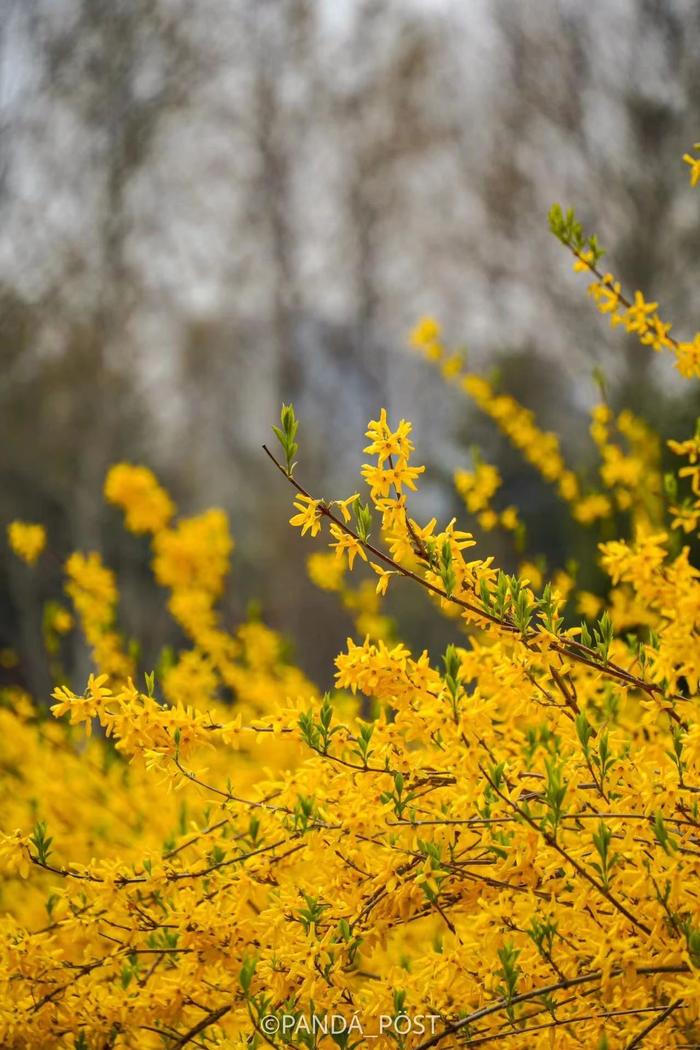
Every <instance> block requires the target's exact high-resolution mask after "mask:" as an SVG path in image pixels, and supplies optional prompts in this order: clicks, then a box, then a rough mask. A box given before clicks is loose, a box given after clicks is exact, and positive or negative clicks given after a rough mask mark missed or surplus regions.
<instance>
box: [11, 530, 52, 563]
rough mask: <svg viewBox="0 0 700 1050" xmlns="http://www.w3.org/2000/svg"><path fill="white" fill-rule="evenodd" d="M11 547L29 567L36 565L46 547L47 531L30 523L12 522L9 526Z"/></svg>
mask: <svg viewBox="0 0 700 1050" xmlns="http://www.w3.org/2000/svg"><path fill="white" fill-rule="evenodd" d="M7 538H8V540H9V543H10V547H11V548H12V550H13V551H14V552H15V554H16V555H17V557H18V558H21V559H22V561H25V562H26V563H27V565H34V563H35V562H36V560H37V558H38V557H39V555H40V554H41V552H42V551H43V549H44V547H45V546H46V529H45V528H44V526H43V525H35V524H34V523H32V522H28V521H12V522H10V524H9V525H8V526H7Z"/></svg>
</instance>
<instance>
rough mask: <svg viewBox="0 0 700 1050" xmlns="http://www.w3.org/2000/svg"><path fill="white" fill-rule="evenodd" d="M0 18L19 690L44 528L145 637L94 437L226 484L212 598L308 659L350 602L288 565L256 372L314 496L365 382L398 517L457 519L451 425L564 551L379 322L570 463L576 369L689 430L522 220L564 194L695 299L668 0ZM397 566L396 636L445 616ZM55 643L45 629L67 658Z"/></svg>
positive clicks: (668, 380) (196, 490)
mask: <svg viewBox="0 0 700 1050" xmlns="http://www.w3.org/2000/svg"><path fill="white" fill-rule="evenodd" d="M0 31H1V34H2V37H1V47H2V54H1V59H0V62H1V64H0V135H1V136H2V138H1V147H0V329H1V330H0V352H1V354H2V386H1V389H0V478H1V483H2V515H1V516H2V523H3V525H4V523H5V522H6V521H9V520H10V519H12V518H14V517H21V518H24V519H29V520H37V521H43V522H45V523H46V524H47V526H48V528H49V533H50V551H49V552H48V554H47V555H45V556H44V557H43V558H42V561H41V563H40V565H39V567H38V568H37V569H35V570H33V571H32V570H29V569H27V568H26V567H25V566H21V565H19V564H17V563H16V562H14V561H13V560H12V559H11V557H10V555H9V552H8V550H7V546H6V544H4V545H3V548H2V553H1V555H0V586H1V592H2V607H1V609H0V648H3V647H12V648H14V649H16V650H17V652H18V654H19V661H20V668H21V673H22V676H23V677H24V680H25V682H26V684H27V685H29V686H30V687H31V688H32V689H33V690H35V691H36V693H38V694H39V695H47V691H48V680H47V677H46V670H45V667H44V661H43V660H42V659H41V658H40V657H39V656H38V655H37V654H38V653H39V643H38V639H39V637H40V629H41V626H40V620H41V611H40V604H41V600H42V599H45V598H47V597H48V596H49V595H51V594H57V593H58V591H59V590H60V586H61V565H62V561H63V559H64V558H65V556H66V554H67V553H68V552H69V551H70V550H73V549H83V550H86V549H91V548H96V547H97V548H100V549H102V550H103V551H104V552H105V554H106V557H107V559H108V562H109V564H111V565H112V566H113V567H114V568H115V569H116V570H117V572H118V574H119V578H120V581H121V586H122V605H121V618H122V622H123V624H124V627H125V630H126V632H127V634H129V635H132V636H134V637H138V638H139V639H141V640H142V642H143V646H144V655H143V660H144V662H145V664H146V666H148V662H149V661H151V663H153V662H155V659H156V657H157V654H158V652H159V650H160V648H161V647H162V646H163V645H164V644H166V643H167V642H168V641H170V640H172V639H171V634H170V632H172V630H173V627H172V624H171V621H170V620H169V618H168V617H167V615H166V613H165V611H164V602H163V596H162V595H161V594H159V593H158V591H157V589H156V587H155V586H154V585H153V583H152V582H151V581H150V576H149V573H148V555H147V552H146V548H145V544H143V543H141V542H140V541H139V540H138V539H136V538H135V537H133V536H129V535H127V534H125V533H124V532H123V530H122V527H121V522H120V519H119V515H118V513H117V512H116V511H115V510H114V509H113V508H108V507H106V506H105V504H104V502H103V500H102V496H101V491H102V483H103V480H104V475H105V472H106V470H107V467H108V466H109V465H110V464H112V463H113V462H116V461H119V460H130V461H133V462H143V463H146V464H148V465H149V466H151V467H152V468H153V469H154V470H155V471H156V472H157V473H158V475H159V476H160V477H161V478H162V480H163V481H164V483H165V484H166V485H167V486H168V487H169V488H170V489H171V491H172V493H173V495H174V497H175V499H176V500H177V502H178V504H179V507H180V509H181V511H182V512H184V513H193V512H196V511H198V510H201V509H203V508H204V507H206V506H210V505H219V506H222V507H224V508H225V509H226V510H227V512H228V513H229V515H230V518H231V523H232V528H233V531H234V535H235V537H236V541H237V549H236V553H235V557H234V564H235V569H234V575H233V578H232V580H231V585H230V587H229V592H228V595H227V598H226V618H227V620H228V622H233V621H234V620H235V618H236V617H239V616H241V615H245V612H246V609H248V608H249V604H250V602H251V601H253V600H256V601H257V602H259V603H260V608H261V610H262V614H263V615H264V617H265V619H266V620H267V621H268V622H270V623H271V624H273V625H274V626H275V627H277V628H279V629H281V630H282V631H283V632H284V633H285V634H287V635H288V636H289V638H290V640H291V644H292V646H293V648H294V651H295V654H296V657H297V658H298V659H299V661H300V663H301V665H302V666H303V667H304V668H305V669H306V670H308V671H309V672H310V673H311V674H312V675H313V676H314V677H315V678H316V679H317V680H318V681H319V682H320V683H321V684H326V683H327V682H329V681H330V676H331V673H332V659H333V656H334V654H335V653H336V652H337V651H338V648H339V647H340V646H341V645H342V643H343V641H344V638H345V636H346V634H347V633H348V632H349V631H350V630H351V620H350V619H349V617H348V615H347V613H345V612H343V611H342V610H341V609H340V608H339V607H338V604H337V601H336V599H335V597H334V596H333V595H329V594H325V593H323V592H320V591H318V590H317V589H316V588H314V586H313V585H312V584H311V583H310V582H309V581H308V579H307V578H306V573H305V564H304V563H305V555H306V554H307V553H309V552H310V551H311V550H312V549H313V545H312V544H311V543H309V542H308V541H305V540H301V539H299V538H297V537H296V536H294V535H293V534H292V530H291V529H289V528H288V526H287V519H288V518H289V507H290V492H289V491H288V490H287V488H286V487H285V485H284V483H283V481H282V480H281V479H280V478H279V476H277V475H276V473H275V471H274V469H273V468H271V467H270V465H269V464H268V462H267V461H266V459H265V457H264V455H263V453H262V452H261V449H260V446H261V443H262V441H263V440H266V439H267V437H268V434H269V426H270V423H271V422H273V421H275V420H276V419H277V416H278V412H279V405H280V403H281V402H282V401H287V402H289V401H294V403H295V405H296V408H297V414H298V416H299V417H300V419H301V427H300V431H299V438H300V444H301V463H300V468H299V472H300V477H301V478H302V480H305V481H306V482H307V483H308V484H309V486H310V487H311V488H312V489H313V491H314V492H316V493H319V494H323V495H325V496H327V497H336V496H344V495H348V494H349V493H350V492H352V491H354V490H355V488H356V478H357V475H358V470H359V465H360V463H361V462H362V451H361V450H362V446H363V444H364V443H365V442H364V441H363V431H364V429H365V424H366V422H367V420H368V419H369V418H373V417H376V415H377V414H378V411H379V408H380V406H382V405H386V406H387V407H388V409H389V412H390V418H391V419H392V420H395V419H397V418H398V416H399V415H401V416H405V417H407V418H410V419H412V420H413V422H414V424H415V439H416V444H417V454H416V461H417V462H424V463H426V464H427V465H428V472H427V474H426V479H425V481H424V483H423V486H422V492H421V493H419V495H418V497H417V498H416V499H415V500H414V503H413V508H414V510H415V513H416V514H423V515H426V516H430V514H432V513H434V512H435V513H438V514H440V515H441V516H447V517H449V516H451V515H452V514H453V513H456V514H458V515H460V516H461V518H462V519H464V520H465V521H466V520H467V519H466V518H465V512H464V510H463V509H460V504H459V501H458V499H457V497H456V495H455V494H454V492H453V490H452V484H451V475H452V471H453V470H454V468H455V467H456V466H459V465H466V466H468V465H469V455H470V454H469V448H470V447H471V446H475V445H476V446H479V447H480V448H481V449H482V450H483V452H484V455H485V456H486V457H487V458H488V459H489V460H492V461H496V462H498V463H499V465H500V467H501V470H502V472H503V475H504V482H505V484H504V497H505V500H506V502H512V503H517V504H519V505H520V506H521V507H522V508H523V517H524V518H525V520H526V522H527V524H528V544H527V551H526V553H531V554H535V553H543V554H544V555H545V556H546V558H547V561H548V564H549V565H550V566H552V567H556V566H563V565H564V564H565V563H566V562H567V560H568V559H570V558H571V557H573V558H577V557H579V554H580V545H581V539H580V535H579V534H578V533H577V532H576V530H575V529H574V527H573V526H572V524H571V522H570V520H569V518H568V514H567V512H566V509H565V508H564V505H563V504H562V503H561V502H560V501H559V500H558V499H557V497H556V496H555V495H554V494H553V493H552V492H550V491H548V489H547V488H546V486H545V484H544V482H542V481H541V480H540V479H539V478H538V477H537V476H536V475H535V474H534V472H532V471H531V470H529V469H528V468H526V466H525V465H524V463H523V461H522V459H521V458H520V457H519V456H518V454H517V453H514V452H513V451H511V450H509V448H508V447H507V445H506V443H505V440H504V439H503V438H501V437H500V436H499V434H498V433H497V432H496V431H495V429H494V427H493V425H492V424H490V423H489V421H488V420H486V419H484V418H483V417H481V416H480V415H479V413H478V410H477V409H475V408H473V407H471V406H470V405H469V404H468V403H467V402H466V401H464V400H463V399H462V398H461V397H460V395H459V393H458V392H455V391H453V390H450V389H448V388H446V387H445V386H444V385H443V384H442V383H441V381H440V379H439V377H438V376H437V375H436V373H435V372H434V370H431V369H430V368H429V367H428V366H427V365H426V364H425V363H424V362H423V361H421V360H420V359H419V358H418V357H417V355H415V354H413V353H412V352H411V351H410V350H409V349H408V345H407V333H408V331H409V329H410V328H411V327H412V325H413V324H414V322H415V320H416V319H417V317H418V316H420V315H421V314H425V313H429V314H431V315H434V316H436V317H438V318H439V319H440V321H441V322H442V324H443V326H444V330H445V333H446V337H447V338H448V340H449V341H450V342H451V343H453V344H454V345H459V346H464V347H466V348H467V352H468V358H469V366H470V368H471V369H473V370H476V371H481V372H483V373H484V374H488V375H491V374H493V373H494V370H495V369H498V371H499V374H500V375H501V376H502V379H501V384H502V388H503V389H504V390H506V391H508V392H510V393H512V394H514V395H515V396H516V397H517V398H518V399H519V400H520V401H521V402H522V403H523V404H525V405H527V406H528V407H530V408H533V409H534V410H535V411H536V413H537V416H538V419H539V421H540V422H541V423H542V425H543V426H545V427H550V428H553V429H556V430H557V431H558V432H559V433H560V434H561V436H562V439H563V446H564V449H565V451H566V453H567V456H568V459H569V460H570V461H571V463H572V464H573V465H575V466H577V467H581V468H584V469H585V468H586V466H589V467H590V466H591V465H592V464H593V462H594V456H593V447H592V444H591V442H590V439H589V437H588V432H587V426H588V415H587V410H588V408H589V407H590V405H591V404H592V403H593V402H594V401H595V400H596V398H597V396H598V395H597V390H596V387H595V383H594V382H593V380H592V378H591V376H592V371H593V369H594V368H595V367H596V366H598V367H600V368H602V369H603V370H604V372H605V375H606V377H607V385H608V391H609V398H610V401H611V403H612V404H613V406H618V405H622V404H627V405H629V406H630V407H632V408H633V409H635V410H636V411H638V412H639V413H640V414H641V415H642V416H644V417H645V418H646V419H647V420H648V421H649V422H650V423H652V424H653V425H654V426H656V427H658V428H659V430H660V431H661V433H662V434H664V435H668V434H671V433H675V434H678V435H686V434H689V433H690V432H691V431H692V427H693V423H692V420H693V419H694V417H695V415H696V414H697V410H698V406H697V404H693V403H692V400H691V396H690V395H688V393H687V387H686V392H684V393H683V394H682V392H681V389H680V386H679V384H677V383H676V382H675V376H674V375H673V370H672V367H671V365H670V364H669V362H668V361H661V360H659V359H658V358H657V357H656V356H655V355H653V354H652V353H651V352H646V351H644V350H642V349H640V347H639V346H638V344H637V343H636V342H635V341H634V339H633V338H628V339H627V341H626V337H624V336H623V335H622V334H621V333H620V332H619V331H618V332H611V331H610V330H609V327H608V325H607V324H606V322H605V320H604V319H602V318H601V317H600V316H598V315H597V314H596V313H595V311H594V310H593V308H592V307H591V304H590V303H589V302H587V297H586V294H585V291H584V288H585V284H584V283H583V282H582V278H581V277H580V276H577V275H574V274H573V273H572V272H571V265H570V259H569V258H568V256H567V255H566V253H565V252H564V251H563V250H562V249H561V246H560V245H558V244H557V243H556V241H554V239H553V238H551V237H550V235H549V233H548V230H547V221H546V216H547V210H548V208H549V205H550V204H551V203H552V201H554V200H560V201H562V203H563V204H565V205H567V204H574V205H575V206H576V210H577V214H578V215H579V217H580V218H581V220H582V221H583V223H584V226H585V227H586V228H587V229H588V230H590V231H595V232H597V233H598V235H599V237H600V239H601V241H602V243H603V244H604V246H605V247H606V248H607V249H608V253H609V258H610V265H611V268H613V269H614V270H615V273H616V275H617V276H619V277H620V278H621V279H622V281H623V284H624V286H625V287H627V288H630V289H634V288H637V287H639V288H641V289H643V290H644V292H645V294H646V295H647V297H648V298H651V299H659V300H660V301H661V303H662V304H663V310H664V316H668V317H669V318H671V319H673V321H674V324H675V328H674V331H675V330H677V331H678V332H683V333H686V334H688V333H692V332H693V331H694V330H695V328H696V327H697V314H694V313H693V306H694V303H693V292H694V289H695V288H696V286H697V279H698V261H697V259H698V256H697V250H696V246H697V228H698V226H697V218H696V208H697V204H696V202H694V201H693V198H692V191H691V190H690V189H689V187H688V184H687V183H688V180H687V172H686V171H685V170H684V167H683V164H682V161H681V156H682V154H683V153H684V152H685V151H686V149H687V148H688V146H689V145H690V144H691V143H693V142H694V141H696V140H697V139H698V137H700V136H699V132H698V129H699V128H700V65H699V64H698V62H697V55H696V47H695V42H696V41H697V39H698V38H699V33H700V7H698V5H697V3H695V2H694V0H666V2H665V3H663V4H662V3H658V2H655V0H589V2H586V3H582V2H581V0H559V2H556V0H540V2H539V3H537V4H520V3H513V2H509V0H470V2H469V3H464V2H463V0H422V2H421V0H414V2H409V0H201V2H200V3H197V4H191V3H185V2H184V0H138V2H137V0H121V2H119V3H114V2H113V0H7V2H6V3H4V4H3V5H2V12H1V14H0ZM694 325H695V327H693V326H694ZM691 390H692V386H691ZM487 542H490V543H491V545H492V549H494V551H495V552H496V553H497V555H498V557H499V558H500V559H501V560H502V561H503V563H504V564H505V565H506V566H509V565H512V563H513V560H514V557H515V555H514V552H513V550H512V548H510V547H509V546H508V545H507V543H506V541H505V540H499V539H498V537H497V536H496V535H495V534H494V536H492V537H489V538H488V540H487ZM394 591H395V593H394V595H393V596H392V599H391V602H392V605H391V608H392V611H393V612H394V613H395V614H397V615H398V616H399V617H400V618H401V621H402V624H403V625H404V628H405V630H404V633H405V634H406V635H407V636H408V638H409V639H410V640H411V641H412V642H413V643H414V644H428V645H432V644H433V642H434V643H435V644H437V643H438V642H439V641H440V640H441V636H440V635H439V634H436V633H435V632H440V631H442V632H444V631H445V630H446V627H445V625H444V624H443V625H434V624H433V620H434V618H433V617H431V616H430V614H429V609H428V606H427V603H423V602H422V600H421V598H420V596H415V595H413V594H412V592H410V591H409V590H408V589H406V590H402V589H401V588H399V587H397V588H395V589H394ZM85 661H86V656H85V653H84V652H83V651H82V649H81V647H80V644H79V642H78V641H76V642H75V643H73V649H72V650H71V652H70V653H69V655H68V668H69V671H70V672H71V674H72V676H73V677H74V678H75V679H76V680H78V681H80V680H82V676H83V674H84V673H85V669H86V663H85ZM15 676H16V675H15V672H13V677H15Z"/></svg>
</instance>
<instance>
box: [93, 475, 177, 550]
mask: <svg viewBox="0 0 700 1050" xmlns="http://www.w3.org/2000/svg"><path fill="white" fill-rule="evenodd" d="M104 491H105V497H106V499H107V500H108V501H109V502H110V503H114V504H116V505H117V506H118V507H121V508H122V510H123V511H124V513H125V515H126V517H125V522H126V527H127V529H129V531H130V532H151V533H156V532H160V530H161V529H164V528H165V526H166V525H167V524H168V522H169V521H170V519H171V518H172V516H173V514H174V513H175V505H174V503H173V501H172V500H171V499H170V496H169V495H168V493H167V492H166V491H165V489H164V488H163V487H162V486H161V485H160V484H159V483H158V480H157V478H156V476H155V474H154V473H153V471H151V470H149V469H148V467H143V466H134V465H133V464H131V463H117V464H116V465H115V466H113V467H111V468H110V470H109V472H108V474H107V477H106V479H105V490H104Z"/></svg>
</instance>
